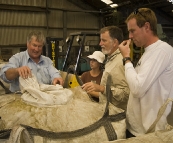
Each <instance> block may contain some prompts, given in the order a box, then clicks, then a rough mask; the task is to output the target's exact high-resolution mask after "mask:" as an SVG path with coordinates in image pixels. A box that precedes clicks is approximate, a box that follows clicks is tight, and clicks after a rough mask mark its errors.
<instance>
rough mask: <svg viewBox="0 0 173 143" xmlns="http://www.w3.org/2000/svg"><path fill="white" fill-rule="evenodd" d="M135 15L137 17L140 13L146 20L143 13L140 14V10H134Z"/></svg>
mask: <svg viewBox="0 0 173 143" xmlns="http://www.w3.org/2000/svg"><path fill="white" fill-rule="evenodd" d="M133 13H134V14H135V15H137V14H138V13H139V14H140V15H141V16H142V17H143V18H144V19H145V20H146V18H145V16H144V15H143V14H142V13H141V12H139V10H138V9H137V8H136V9H135V10H134V12H133ZM146 21H147V20H146Z"/></svg>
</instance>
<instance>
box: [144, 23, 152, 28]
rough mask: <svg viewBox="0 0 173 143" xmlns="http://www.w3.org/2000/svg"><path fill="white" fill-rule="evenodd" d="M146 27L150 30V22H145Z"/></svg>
mask: <svg viewBox="0 0 173 143" xmlns="http://www.w3.org/2000/svg"><path fill="white" fill-rule="evenodd" d="M145 29H146V30H150V29H151V27H150V23H149V22H145Z"/></svg>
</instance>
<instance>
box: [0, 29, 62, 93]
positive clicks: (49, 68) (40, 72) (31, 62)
mask: <svg viewBox="0 0 173 143" xmlns="http://www.w3.org/2000/svg"><path fill="white" fill-rule="evenodd" d="M44 44H45V37H44V35H43V34H42V33H41V32H37V31H33V32H31V33H30V34H29V35H28V37H27V50H26V51H24V52H20V53H17V54H15V55H13V56H12V57H11V58H10V59H9V63H8V64H6V65H5V66H3V67H2V68H1V73H0V77H1V78H2V79H3V80H4V81H5V82H7V83H10V90H11V91H12V92H16V91H19V90H20V88H19V76H21V77H22V78H28V77H31V76H32V74H34V75H35V76H36V78H37V81H38V82H39V83H44V84H54V85H56V84H60V85H63V83H64V82H63V79H62V77H61V76H60V73H59V71H58V70H57V69H56V68H55V67H54V66H53V63H52V61H51V59H50V58H48V57H45V56H43V55H41V54H42V49H43V46H44Z"/></svg>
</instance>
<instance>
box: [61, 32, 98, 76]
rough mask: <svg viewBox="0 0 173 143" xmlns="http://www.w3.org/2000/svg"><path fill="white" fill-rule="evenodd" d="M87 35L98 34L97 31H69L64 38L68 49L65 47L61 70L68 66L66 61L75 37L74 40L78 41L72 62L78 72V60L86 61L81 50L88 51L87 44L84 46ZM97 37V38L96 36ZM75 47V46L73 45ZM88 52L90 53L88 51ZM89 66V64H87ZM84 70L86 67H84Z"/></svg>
mask: <svg viewBox="0 0 173 143" xmlns="http://www.w3.org/2000/svg"><path fill="white" fill-rule="evenodd" d="M87 36H89V37H90V36H96V37H97V38H98V37H99V36H100V34H99V32H75V33H71V34H70V36H69V37H68V38H67V39H66V42H67V44H68V49H67V53H66V56H65V59H64V63H63V68H62V70H63V71H66V70H67V68H68V66H69V65H68V61H69V58H70V52H71V50H72V47H75V46H73V44H74V38H75V37H76V42H77V43H78V47H79V48H78V50H77V52H78V53H77V56H76V57H77V59H76V60H75V62H74V64H75V70H76V71H77V72H78V73H79V61H80V60H81V59H82V60H81V61H86V59H85V57H82V52H89V46H87V47H85V46H86V45H85V41H86V37H87ZM98 39H99V38H98ZM75 48H76V47H75ZM89 54H90V53H89ZM87 67H88V68H89V66H87ZM85 70H86V69H85Z"/></svg>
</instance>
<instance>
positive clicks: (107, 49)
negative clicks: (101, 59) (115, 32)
mask: <svg viewBox="0 0 173 143" xmlns="http://www.w3.org/2000/svg"><path fill="white" fill-rule="evenodd" d="M100 46H101V48H102V52H103V54H105V55H111V54H112V53H113V52H114V46H115V43H114V40H113V39H112V38H111V37H110V36H109V32H108V31H106V32H105V33H101V34H100Z"/></svg>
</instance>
